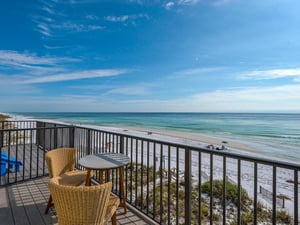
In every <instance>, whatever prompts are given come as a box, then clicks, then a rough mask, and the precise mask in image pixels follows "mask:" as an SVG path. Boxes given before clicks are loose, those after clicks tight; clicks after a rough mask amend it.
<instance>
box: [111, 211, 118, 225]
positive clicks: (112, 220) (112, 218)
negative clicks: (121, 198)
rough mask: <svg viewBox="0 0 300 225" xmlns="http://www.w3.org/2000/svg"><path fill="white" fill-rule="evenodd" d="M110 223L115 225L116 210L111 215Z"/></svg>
mask: <svg viewBox="0 0 300 225" xmlns="http://www.w3.org/2000/svg"><path fill="white" fill-rule="evenodd" d="M111 224H112V225H117V213H116V212H115V213H114V214H113V215H112V217H111Z"/></svg>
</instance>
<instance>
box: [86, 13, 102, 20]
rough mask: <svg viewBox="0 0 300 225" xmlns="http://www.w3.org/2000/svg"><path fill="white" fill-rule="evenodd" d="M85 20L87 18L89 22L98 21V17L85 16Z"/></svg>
mask: <svg viewBox="0 0 300 225" xmlns="http://www.w3.org/2000/svg"><path fill="white" fill-rule="evenodd" d="M85 18H87V19H89V20H98V19H99V17H98V16H96V15H92V14H89V15H86V16H85Z"/></svg>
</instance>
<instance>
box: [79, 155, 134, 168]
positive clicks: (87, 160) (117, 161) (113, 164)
mask: <svg viewBox="0 0 300 225" xmlns="http://www.w3.org/2000/svg"><path fill="white" fill-rule="evenodd" d="M129 161H130V159H129V157H128V156H126V155H124V154H121V153H98V154H93V155H86V156H84V157H82V158H81V159H79V161H78V163H79V165H81V166H83V167H85V168H87V169H95V170H102V169H103V170H105V169H115V168H119V167H122V166H125V165H126V164H128V163H129Z"/></svg>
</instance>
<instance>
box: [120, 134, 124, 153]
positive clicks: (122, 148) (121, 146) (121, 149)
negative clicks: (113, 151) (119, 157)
mask: <svg viewBox="0 0 300 225" xmlns="http://www.w3.org/2000/svg"><path fill="white" fill-rule="evenodd" d="M124 150H125V149H124V136H123V135H120V153H122V154H124V152H125V151H124Z"/></svg>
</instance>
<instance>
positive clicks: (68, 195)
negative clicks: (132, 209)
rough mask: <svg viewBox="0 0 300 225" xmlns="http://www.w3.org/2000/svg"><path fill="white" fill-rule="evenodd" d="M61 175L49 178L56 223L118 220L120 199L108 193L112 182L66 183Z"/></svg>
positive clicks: (96, 224)
mask: <svg viewBox="0 0 300 225" xmlns="http://www.w3.org/2000/svg"><path fill="white" fill-rule="evenodd" d="M63 180H64V178H60V177H55V178H52V179H50V181H49V189H50V193H51V195H52V197H53V201H54V204H55V210H56V213H57V217H58V224H59V225H74V224H80V225H104V224H107V222H108V221H109V219H110V218H111V220H112V224H113V225H116V224H117V219H116V210H117V207H118V206H119V204H120V200H119V198H118V197H116V196H111V195H110V192H111V188H112V183H111V182H108V183H105V184H100V185H94V186H77V187H74V186H65V185H63V184H64V181H63Z"/></svg>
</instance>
